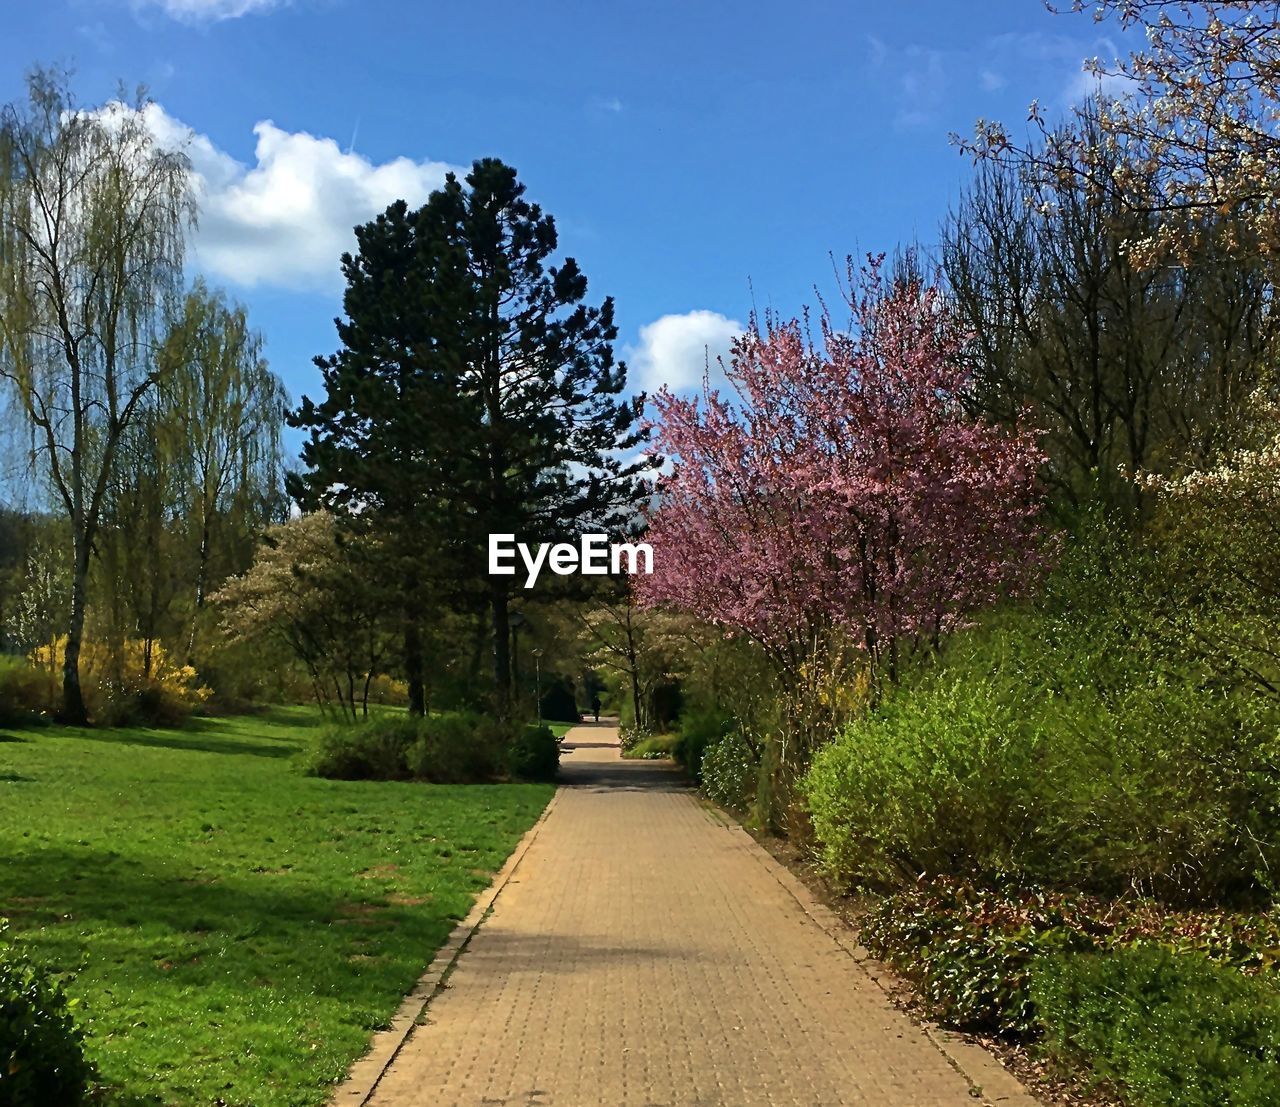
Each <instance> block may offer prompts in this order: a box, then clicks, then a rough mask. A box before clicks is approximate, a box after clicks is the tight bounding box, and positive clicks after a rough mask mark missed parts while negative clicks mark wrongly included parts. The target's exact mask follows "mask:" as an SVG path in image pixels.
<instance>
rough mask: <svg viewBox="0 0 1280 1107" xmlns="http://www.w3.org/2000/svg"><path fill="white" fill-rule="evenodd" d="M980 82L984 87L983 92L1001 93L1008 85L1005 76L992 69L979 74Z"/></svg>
mask: <svg viewBox="0 0 1280 1107" xmlns="http://www.w3.org/2000/svg"><path fill="white" fill-rule="evenodd" d="M978 82H979V83H980V84H981V85H982V91H983V92H999V91H1000V90H1001V89H1002V88H1004V86H1005V85H1006V84H1007V83H1008V82H1007V81H1006V80H1005V79H1004V77H1003V75H1001V74H999V73H995V72H993V71H992V70H990V69H984V70H983V71H982V72H981V73H979V74H978Z"/></svg>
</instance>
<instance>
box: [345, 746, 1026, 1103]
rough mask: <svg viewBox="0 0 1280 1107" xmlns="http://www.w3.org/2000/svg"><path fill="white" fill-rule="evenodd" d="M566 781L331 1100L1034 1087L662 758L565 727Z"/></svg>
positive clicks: (803, 1095)
mask: <svg viewBox="0 0 1280 1107" xmlns="http://www.w3.org/2000/svg"><path fill="white" fill-rule="evenodd" d="M562 781H563V783H562V786H561V789H560V791H559V793H558V794H557V797H556V800H555V801H554V804H553V806H552V807H551V809H550V810H549V812H548V814H547V815H546V817H545V818H544V820H543V821H542V823H541V824H540V825H539V826H538V828H537V831H536V836H535V837H533V839H532V841H531V842H530V843H527V845H526V849H525V852H524V853H523V855H522V857H521V859H520V861H519V863H518V864H517V865H516V867H515V868H514V870H513V871H512V872H511V873H510V874H509V878H508V880H507V882H506V884H505V885H504V887H503V889H502V891H501V893H500V894H499V895H498V896H497V898H496V899H495V900H494V903H493V906H492V910H491V911H490V913H489V914H488V917H487V918H486V919H485V920H484V921H483V923H482V924H481V925H480V926H479V928H478V929H477V930H476V931H475V932H474V933H473V934H472V936H471V938H470V940H469V942H468V943H467V944H466V946H465V948H464V949H463V951H462V953H461V954H460V955H459V956H458V958H457V960H456V962H455V963H454V966H453V968H452V971H451V972H450V974H449V976H448V980H447V986H446V987H444V988H441V989H438V990H436V992H435V994H434V997H433V998H431V1000H430V1001H429V1003H428V1004H427V1006H426V1007H425V1009H424V1010H423V1012H422V1015H421V1017H420V1018H419V1020H418V1024H417V1025H416V1026H414V1028H413V1030H412V1031H411V1033H410V1034H409V1036H408V1038H407V1040H405V1042H404V1044H403V1045H402V1046H401V1047H400V1049H399V1051H398V1053H396V1054H395V1056H394V1058H393V1059H392V1060H391V1062H390V1063H389V1065H387V1066H386V1067H385V1068H383V1069H382V1070H381V1071H380V1072H374V1073H372V1074H370V1073H369V1072H368V1071H367V1070H366V1071H362V1072H361V1079H360V1082H359V1083H358V1084H357V1083H356V1082H354V1081H353V1082H350V1083H348V1084H347V1085H346V1086H345V1087H344V1088H342V1089H340V1090H339V1092H338V1095H337V1097H336V1099H335V1102H337V1103H341V1104H343V1105H347V1104H366V1103H368V1104H373V1105H376V1107H401V1105H408V1104H418V1103H431V1104H437V1105H440V1107H446V1105H448V1104H469V1105H470V1104H477V1103H507V1104H530V1103H543V1102H545V1103H556V1104H566V1105H574V1104H600V1103H608V1104H616V1105H618V1107H628V1105H632V1104H635V1105H639V1104H665V1103H671V1104H675V1103H679V1104H705V1105H712V1104H723V1105H726V1107H728V1105H733V1107H753V1105H756V1104H760V1105H764V1104H769V1105H777V1104H796V1105H798V1107H799V1105H802V1107H814V1105H815V1104H823V1105H839V1104H876V1105H877V1107H925V1105H939V1107H944V1105H945V1107H951V1105H954V1107H962V1105H966V1107H967V1105H972V1104H974V1103H983V1102H985V1103H990V1104H995V1103H1000V1104H1005V1105H1015V1104H1016V1105H1022V1107H1026V1105H1030V1104H1033V1102H1034V1101H1033V1100H1032V1099H1031V1098H1030V1097H1029V1096H1027V1095H1026V1094H1025V1092H1023V1091H1022V1090H1021V1088H1020V1087H1019V1086H1018V1085H1017V1083H1016V1081H1014V1080H1013V1078H1012V1077H1010V1076H1009V1075H1008V1074H1007V1073H1005V1072H1004V1070H1003V1069H1001V1068H1000V1067H999V1066H998V1065H997V1064H996V1063H995V1062H994V1061H993V1060H992V1059H991V1058H990V1057H989V1056H988V1055H987V1054H985V1053H983V1052H982V1051H980V1050H977V1049H976V1048H975V1049H972V1050H966V1049H965V1047H962V1046H953V1047H950V1048H951V1049H952V1052H951V1053H947V1052H944V1051H943V1049H942V1048H941V1047H940V1045H939V1043H938V1041H937V1040H936V1039H934V1038H933V1037H931V1036H930V1035H929V1034H928V1033H927V1032H926V1031H925V1030H924V1029H922V1028H920V1027H918V1026H916V1025H914V1024H913V1023H912V1022H911V1021H910V1020H909V1019H908V1018H907V1016H906V1015H904V1014H903V1013H901V1012H900V1011H898V1010H897V1009H896V1008H894V1007H893V1005H892V1004H891V1003H890V1001H889V1000H888V999H887V997H886V995H885V994H884V992H883V991H882V990H881V989H880V987H879V986H878V985H877V983H876V982H875V980H874V979H873V978H872V976H871V975H870V974H869V972H868V971H867V970H866V968H864V967H863V965H862V964H860V962H859V961H858V959H857V958H856V957H855V956H854V953H853V951H851V950H850V949H849V948H848V947H847V946H846V945H845V944H842V942H841V941H839V940H838V937H839V936H838V934H837V933H836V932H835V930H834V929H829V928H828V927H826V926H824V925H822V924H821V922H820V919H821V917H822V915H821V908H820V906H819V905H818V904H816V903H815V902H813V901H812V900H811V899H809V898H808V896H807V893H806V892H805V891H804V889H803V888H802V887H801V886H800V885H799V883H798V882H796V881H795V880H794V879H793V878H791V877H790V874H788V873H787V872H786V871H785V870H783V869H781V868H780V867H779V866H778V865H777V864H776V862H774V861H773V859H772V858H771V857H769V855H768V854H767V853H766V852H765V851H764V850H763V849H762V848H761V847H760V846H759V845H758V844H757V843H756V842H755V841H754V840H753V839H752V838H751V837H750V836H749V835H748V834H747V833H746V832H745V831H743V830H742V829H741V828H740V827H738V826H737V825H731V824H730V823H729V822H728V821H726V820H725V819H723V818H721V817H720V816H719V815H718V813H717V812H715V811H714V810H713V809H711V808H709V807H708V806H707V805H705V804H704V803H702V802H701V801H700V800H699V799H698V798H697V796H696V795H695V793H693V791H692V790H691V789H689V788H687V787H686V786H685V785H684V783H683V778H682V777H681V775H680V774H679V773H678V772H677V771H676V770H675V769H674V768H671V767H669V766H662V765H655V764H653V763H648V762H644V761H623V760H622V759H621V758H620V757H619V749H618V745H617V731H616V729H614V728H613V727H611V726H607V725H600V726H582V727H578V728H575V729H574V730H572V731H570V733H569V735H568V736H567V738H566V742H565V753H564V757H563V760H562Z"/></svg>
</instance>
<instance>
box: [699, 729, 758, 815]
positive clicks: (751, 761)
mask: <svg viewBox="0 0 1280 1107" xmlns="http://www.w3.org/2000/svg"><path fill="white" fill-rule="evenodd" d="M701 771H702V790H703V791H704V792H705V793H706V794H707V796H708V797H709V798H711V799H713V800H714V801H715V802H716V803H718V804H720V805H721V806H722V807H727V808H729V809H730V810H732V811H744V810H746V808H747V807H748V806H749V805H750V803H751V801H752V799H753V797H754V794H755V786H756V780H757V778H758V777H759V774H760V759H759V757H758V755H757V752H756V750H755V749H753V748H752V746H751V744H750V743H749V742H748V741H747V739H746V737H745V735H743V734H742V732H741V731H740V730H738V729H737V728H734V729H732V730H730V731H729V733H728V734H726V735H725V736H724V737H723V738H721V739H720V740H719V741H718V742H712V743H711V744H710V745H709V746H707V747H706V748H705V749H704V750H703V751H702V764H701Z"/></svg>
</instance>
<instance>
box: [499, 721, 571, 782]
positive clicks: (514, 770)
mask: <svg viewBox="0 0 1280 1107" xmlns="http://www.w3.org/2000/svg"><path fill="white" fill-rule="evenodd" d="M508 766H509V768H510V771H511V775H512V776H514V777H516V778H517V779H519V780H537V781H544V782H550V781H553V780H555V778H556V776H557V775H558V774H559V772H560V739H559V738H557V737H556V734H555V732H554V731H553V730H552V729H551V728H550V727H549V726H545V725H537V726H534V725H530V726H526V727H524V728H523V729H522V730H521V731H520V732H519V733H518V734H517V735H516V737H515V740H514V741H513V742H512V743H511V750H510V753H509V755H508Z"/></svg>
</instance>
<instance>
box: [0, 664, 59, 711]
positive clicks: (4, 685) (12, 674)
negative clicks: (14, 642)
mask: <svg viewBox="0 0 1280 1107" xmlns="http://www.w3.org/2000/svg"><path fill="white" fill-rule="evenodd" d="M54 694H55V682H54V680H53V678H52V675H51V674H50V672H49V670H47V669H40V668H36V667H35V666H34V665H32V664H31V663H30V662H29V661H27V659H26V658H24V657H13V656H11V655H9V654H0V725H3V726H20V725H21V724H23V723H27V722H31V721H32V720H33V719H37V718H39V717H40V716H41V715H42V714H44V713H45V712H46V711H47V709H48V708H49V707H50V705H51V704H52V702H53V697H54Z"/></svg>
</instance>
